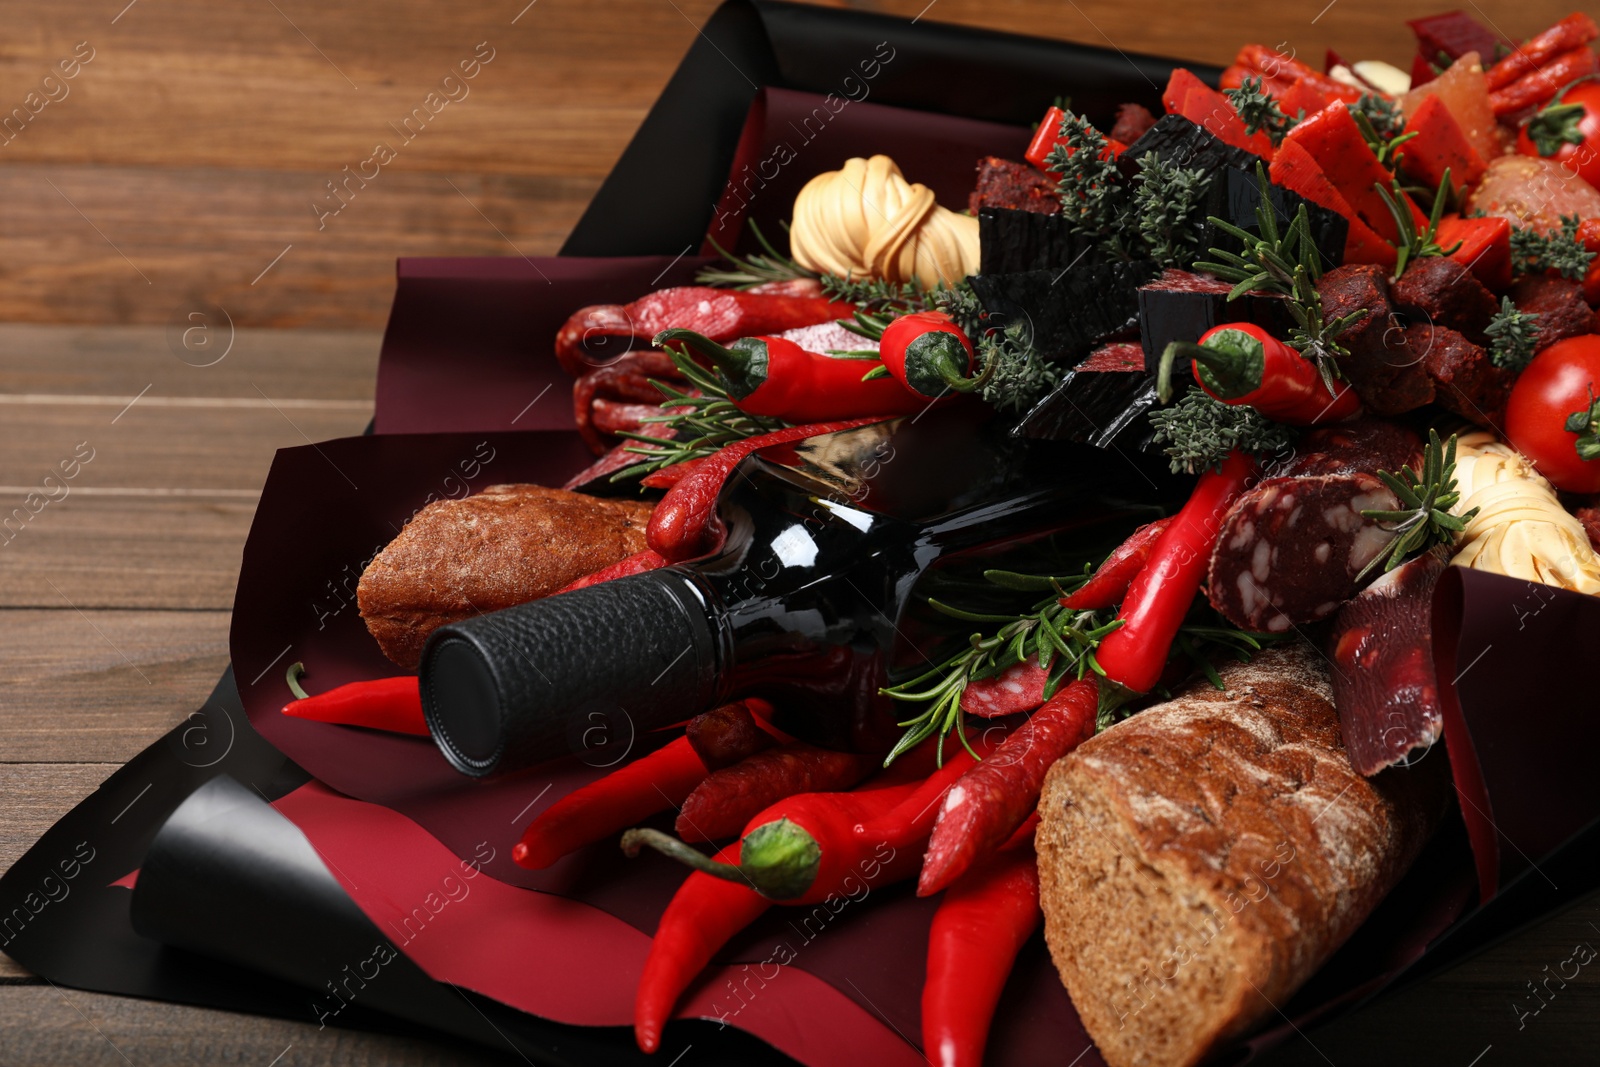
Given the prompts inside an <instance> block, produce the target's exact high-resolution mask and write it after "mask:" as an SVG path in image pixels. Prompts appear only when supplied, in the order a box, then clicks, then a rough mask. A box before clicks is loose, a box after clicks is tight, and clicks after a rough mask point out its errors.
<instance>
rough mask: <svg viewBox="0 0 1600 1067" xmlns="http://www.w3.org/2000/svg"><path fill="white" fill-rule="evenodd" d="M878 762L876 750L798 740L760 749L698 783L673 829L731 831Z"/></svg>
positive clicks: (710, 833)
mask: <svg viewBox="0 0 1600 1067" xmlns="http://www.w3.org/2000/svg"><path fill="white" fill-rule="evenodd" d="M877 765H878V758H877V757H876V756H863V755H861V754H860V753H855V752H836V751H834V750H832V749H827V748H817V747H816V746H815V745H808V744H805V743H804V742H800V741H796V742H793V743H792V744H787V745H784V746H783V747H781V748H776V749H771V750H769V751H765V752H757V753H755V754H754V755H751V756H747V757H746V758H744V759H743V760H741V761H739V762H738V763H736V764H734V765H733V766H731V767H724V768H723V769H722V770H719V771H714V772H712V774H711V775H710V776H709V777H708V778H706V780H705V781H703V782H701V783H700V784H699V785H698V786H696V787H695V789H694V792H692V793H690V794H689V796H688V798H687V799H686V800H684V802H683V804H682V806H681V807H680V808H679V809H678V820H677V822H676V823H675V824H674V825H673V829H674V830H676V831H677V832H678V836H679V837H680V838H682V839H683V840H685V841H694V842H700V841H720V840H723V839H725V838H729V837H733V836H735V835H736V834H738V833H739V831H740V830H743V829H744V828H745V825H746V824H747V823H749V821H750V820H751V819H752V818H754V817H755V816H756V815H758V814H760V813H761V812H763V811H765V810H766V809H768V808H770V807H771V806H772V805H774V804H776V803H777V802H778V801H780V800H782V799H783V798H785V797H792V796H795V795H797V794H800V793H833V792H838V791H840V790H844V789H849V788H851V787H853V786H856V785H859V784H860V783H861V782H862V781H864V780H865V779H866V777H867V776H868V775H869V774H871V773H872V772H873V770H874V769H875V768H876V767H877Z"/></svg>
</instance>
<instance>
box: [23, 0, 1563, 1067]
mask: <svg viewBox="0 0 1600 1067" xmlns="http://www.w3.org/2000/svg"><path fill="white" fill-rule="evenodd" d="M714 6H715V4H714V0H534V2H532V3H527V0H496V2H493V3H489V2H480V0H473V2H467V3H452V4H438V3H424V2H421V0H391V2H389V3H386V4H383V5H375V4H361V3H354V2H351V0H323V2H322V3H315V4H314V3H309V2H307V0H234V2H229V3H216V2H201V0H132V2H131V3H130V2H128V0H57V2H54V3H52V4H50V5H48V6H44V5H39V4H36V3H23V2H21V0H4V2H0V27H3V31H0V119H3V118H4V117H5V116H7V115H10V114H12V109H14V108H18V107H23V106H24V101H25V100H28V99H29V96H28V94H29V93H30V92H36V91H37V92H40V93H41V94H47V95H48V96H49V97H50V102H49V103H48V104H47V105H46V106H44V107H43V109H42V110H39V111H38V113H37V114H36V115H32V116H31V117H30V118H29V119H28V121H26V122H25V123H19V122H18V121H16V120H15V119H13V122H12V125H11V127H10V128H8V129H5V132H4V133H0V425H3V426H4V429H5V431H6V432H5V435H4V446H3V447H0V515H4V514H9V513H10V512H11V509H13V508H15V507H19V506H21V505H22V503H23V501H24V499H25V498H26V497H27V494H28V493H29V492H30V491H32V490H36V489H39V488H40V487H42V486H43V485H44V483H43V479H44V477H45V476H46V475H47V474H48V473H50V472H51V471H52V470H55V469H57V467H58V465H59V464H60V463H61V462H62V461H64V460H70V459H71V458H72V457H74V456H75V455H76V456H79V457H81V456H85V455H90V456H92V458H91V459H89V460H88V461H87V462H86V463H82V464H81V469H80V470H79V473H78V476H77V477H75V478H74V479H72V481H71V482H70V483H69V490H70V491H69V492H68V493H67V495H66V496H64V497H61V498H60V499H57V500H54V501H52V502H51V503H49V504H48V505H47V506H45V507H44V508H43V509H42V510H40V511H39V512H38V514H36V515H33V516H32V517H31V518H30V519H29V520H28V521H27V523H26V524H25V525H24V526H23V527H22V529H21V531H20V532H19V533H16V534H15V535H14V536H13V537H11V538H10V539H9V540H6V541H5V542H4V543H3V544H0V650H3V651H0V657H3V661H4V663H5V665H6V667H7V671H6V685H5V689H4V695H3V697H0V867H4V866H6V865H9V863H10V862H12V861H13V860H14V859H15V857H17V856H18V855H20V854H21V853H22V852H23V851H24V850H25V849H26V848H27V846H28V845H29V844H31V843H32V841H33V840H34V839H35V838H36V837H37V835H38V834H39V833H40V832H42V831H43V830H44V829H45V828H46V827H47V826H49V825H50V823H51V822H52V821H53V820H54V819H56V818H57V817H59V816H60V815H61V814H62V813H64V812H65V811H66V810H67V809H69V808H70V807H71V806H72V805H73V804H74V803H76V802H77V800H78V799H80V798H81V797H83V796H84V795H86V794H87V793H89V792H90V791H92V790H93V789H94V787H95V786H97V785H98V784H99V782H100V781H102V780H103V779H104V778H105V777H106V776H107V775H109V774H110V772H111V771H112V770H113V769H114V768H115V767H116V766H117V765H118V764H119V763H120V762H122V761H123V760H126V759H127V758H128V757H129V756H131V755H133V754H134V753H135V752H137V751H138V750H140V749H141V748H142V747H144V746H145V745H146V744H148V743H149V742H150V741H152V740H153V739H155V738H156V737H158V736H159V735H160V734H161V733H163V732H164V731H165V730H167V729H169V728H170V727H171V726H172V725H174V724H175V723H176V722H178V721H179V720H180V719H181V718H182V717H183V716H184V715H185V714H186V713H187V712H188V711H189V710H190V709H192V708H193V707H195V706H197V705H198V703H199V702H200V700H201V699H202V698H203V697H204V695H205V694H206V692H208V691H209V689H210V687H211V685H212V683H213V681H214V680H215V678H216V676H217V674H218V673H219V672H220V671H221V669H222V668H223V666H224V664H225V662H226V659H227V651H226V639H227V628H228V612H229V609H230V607H231V603H232V593H233V586H234V582H235V580H236V577H237V573H238V562H239V551H240V548H241V546H242V544H243V542H244V538H245V534H246V532H247V530H248V527H249V523H250V518H251V515H252V513H253V510H254V507H255V503H256V499H257V494H258V491H259V488H260V485H261V481H262V477H263V475H264V473H265V471H266V469H267V465H268V464H269V463H270V461H271V458H272V454H273V451H274V450H275V449H277V448H279V447H283V446H286V445H297V444H302V443H304V442H305V441H307V440H321V439H324V438H328V437H335V436H340V435H345V434H352V433H357V432H359V431H360V429H361V428H362V426H363V425H364V424H365V423H366V421H367V419H368V417H369V415H370V412H371V398H372V379H373V371H374V368H375V366H376V359H377V351H378V343H379V336H378V333H377V331H378V330H380V329H381V328H382V326H383V323H384V320H385V316H386V314H387V311H388V306H389V302H390V299H391V295H392V291H393V269H394V267H393V264H394V259H395V257H396V256H398V255H480V254H490V255H495V254H507V255H509V254H518V253H522V254H528V255H533V254H542V253H549V252H552V251H554V250H555V248H556V247H557V246H558V245H559V244H560V242H561V240H562V239H563V237H564V236H565V234H566V232H567V230H568V228H569V227H570V226H571V224H572V223H573V221H574V220H575V219H576V218H577V217H578V215H579V213H580V212H581V210H582V208H583V206H584V204H585V203H586V202H587V200H588V198H589V196H590V195H591V194H592V193H593V191H594V189H595V188H596V187H597V186H598V184H599V182H600V180H601V178H602V177H603V176H604V175H605V173H606V172H607V170H608V169H609V168H610V167H611V165H612V163H613V162H614V161H615V159H616V157H617V155H618V154H619V153H620V152H621V150H622V148H623V146H624V145H625V144H626V143H627V141H628V139H629V137H630V136H631V135H632V133H633V131H634V129H635V127H636V126H637V124H638V123H639V121H640V120H641V119H642V118H643V116H644V114H645V112H646V110H647V109H648V107H649V105H650V104H651V102H652V101H653V100H654V99H655V97H656V95H657V94H658V93H659V91H660V89H661V87H662V85H663V84H664V83H665V81H666V79H667V77H668V76H669V75H670V74H671V72H672V70H673V69H674V67H675V66H676V64H677V63H678V61H679V59H680V58H681V57H682V55H683V53H684V52H685V50H686V49H687V48H688V47H689V45H690V44H691V42H692V41H693V39H694V35H695V33H696V28H697V26H698V25H699V24H700V23H701V22H703V21H704V20H705V19H706V18H707V17H708V15H709V14H710V12H711V11H712V10H713V8H714ZM852 6H857V7H860V8H863V9H869V10H874V11H881V12H888V13H893V14H898V15H902V16H906V17H916V16H920V17H922V18H927V19H932V20H940V21H946V22H953V23H962V24H969V25H981V26H988V27H993V28H996V29H1003V30H1012V31H1017V32H1023V33H1033V34H1039V35H1042V36H1047V37H1056V38H1062V39H1068V40H1075V41H1082V42H1086V43H1089V44H1096V45H1107V46H1111V47H1116V48H1121V49H1123V50H1126V51H1129V52H1148V53H1159V54H1168V55H1173V56H1178V57H1182V58H1187V59H1193V60H1197V61H1207V62H1214V63H1226V62H1227V61H1228V60H1229V58H1230V57H1231V56H1232V54H1233V53H1234V51H1235V50H1236V49H1237V47H1238V46H1239V45H1240V44H1241V43H1243V42H1245V41H1247V40H1256V41H1261V42H1263V43H1266V44H1270V45H1276V46H1278V47H1281V48H1284V49H1293V50H1294V51H1296V52H1297V53H1298V54H1299V55H1301V56H1302V57H1306V58H1308V59H1309V60H1310V61H1312V62H1314V63H1320V60H1321V56H1322V54H1323V50H1324V49H1326V48H1329V47H1332V48H1336V49H1338V50H1339V51H1340V52H1342V53H1343V54H1345V55H1346V56H1347V57H1350V58H1362V57H1366V58H1381V59H1387V60H1390V61H1393V62H1396V63H1401V64H1404V63H1405V62H1406V61H1407V56H1408V55H1409V53H1410V51H1411V39H1410V35H1409V33H1408V32H1407V31H1406V30H1405V28H1404V26H1403V25H1402V24H1401V20H1402V19H1404V18H1407V17H1416V16H1418V15H1421V14H1426V13H1428V12H1429V11H1430V10H1432V9H1434V8H1435V7H1437V6H1440V0H1431V2H1421V0H1399V2H1383V3H1380V2H1378V0H1332V2H1329V0H1313V2H1311V3H1283V2H1281V0H1276V2H1272V3H1268V2H1266V0H1234V2H1231V3H1229V4H1226V5H1218V6H1213V7H1209V8H1205V9H1200V8H1197V7H1196V6H1195V5H1192V4H1188V3H1180V2H1178V0H1159V2H1145V3H1137V4H1135V3H1127V2H1126V0H1078V2H1075V0H1057V2H1052V0H982V2H980V0H933V2H931V3H929V2H928V0H903V2H902V0H888V2H882V3H860V4H856V5H852ZM1469 6H1471V7H1474V8H1477V7H1478V5H1477V4H1475V3H1473V4H1470V5H1469ZM1571 6H1572V5H1571V3H1570V0H1530V2H1526V3H1521V4H1518V5H1515V7H1514V8H1511V7H1507V6H1506V5H1496V6H1495V7H1494V8H1493V10H1492V11H1491V12H1490V14H1489V15H1487V16H1482V12H1483V9H1482V8H1479V12H1480V15H1481V16H1482V17H1489V18H1492V20H1494V21H1496V22H1497V23H1499V25H1500V28H1501V29H1502V30H1503V31H1504V32H1505V33H1507V34H1509V35H1512V36H1516V37H1521V36H1525V35H1527V34H1529V33H1532V32H1534V31H1536V30H1537V29H1539V28H1541V27H1543V26H1544V25H1546V24H1548V23H1549V22H1550V21H1552V20H1553V19H1554V18H1555V17H1557V16H1559V15H1561V14H1563V13H1565V11H1567V10H1568V9H1570V7H1571ZM480 42H487V45H486V46H485V47H481V48H480ZM475 52H476V53H477V55H478V56H480V57H489V58H488V59H487V62H484V63H483V65H482V66H481V69H480V70H479V72H478V75H477V76H476V77H475V78H473V79H472V80H471V82H469V83H468V84H469V86H470V94H469V95H468V96H467V97H465V98H464V99H461V100H459V101H456V102H452V103H451V104H449V105H448V106H447V107H446V108H445V109H444V110H443V111H442V112H441V113H439V114H438V115H437V116H436V117H434V118H433V119H432V120H431V121H430V122H429V123H428V125H427V126H426V128H425V129H423V130H422V132H421V133H420V134H419V135H417V136H416V138H415V140H414V141H412V142H409V143H406V144H405V145H403V146H402V147H401V148H400V151H399V155H398V158H397V159H395V161H394V162H393V163H391V164H389V165H387V166H385V167H384V168H383V170H382V172H381V173H380V175H379V176H378V177H377V178H375V179H373V180H372V181H371V182H370V183H369V184H368V185H367V186H365V187H361V188H358V189H357V192H356V195H355V196H354V198H353V199H351V200H350V202H349V203H348V205H346V206H345V207H344V209H343V210H342V211H341V212H340V213H339V214H338V215H337V216H334V217H330V218H325V219H323V220H321V222H322V223H323V225H320V226H319V219H318V215H317V211H316V210H315V209H314V208H313V206H312V205H313V204H314V203H317V202H319V201H320V202H322V203H324V204H325V205H329V206H331V204H332V201H331V200H329V199H328V196H327V184H326V183H328V182H330V181H334V180H336V179H338V178H340V177H342V174H341V171H342V168H344V167H345V166H347V165H350V166H354V165H355V164H357V163H358V162H360V161H361V160H363V159H365V158H367V157H368V156H369V155H370V154H371V150H372V147H373V145H374V144H375V143H376V142H377V141H378V140H388V141H391V142H393V141H396V140H398V138H397V137H395V136H394V134H393V132H392V129H391V127H390V124H391V123H394V122H398V121H400V120H401V119H402V118H403V117H405V116H406V115H407V114H409V113H410V112H411V110H412V109H413V108H415V107H417V106H418V105H419V104H420V103H421V101H422V98H423V97H424V95H426V94H427V93H428V92H429V91H431V90H433V89H434V88H435V87H437V86H438V84H439V81H440V79H441V78H443V77H444V75H445V74H446V73H447V72H449V71H450V69H451V68H452V67H453V66H454V65H455V64H457V63H458V62H459V61H461V60H463V59H468V58H471V57H473V56H474V53H475ZM74 57H77V59H78V66H77V67H76V69H75V76H73V77H71V78H70V79H64V80H62V79H60V77H59V72H60V67H59V64H61V63H62V62H64V61H68V62H70V61H71V60H73V59H74ZM69 69H70V67H69ZM52 72H55V77H56V78H57V79H58V80H53V81H49V82H46V81H45V78H46V76H47V75H51V74H52ZM972 91H974V92H982V91H983V87H982V86H981V85H975V86H973V87H972ZM34 101H35V102H34V107H37V103H36V101H37V98H34ZM25 113H26V112H25ZM663 162H664V164H666V163H668V162H669V161H663ZM185 331H188V332H187V333H185ZM224 351H225V352H226V355H225V358H222V359H221V360H220V361H218V362H215V363H212V364H211V365H202V364H206V363H209V362H210V361H211V360H212V359H213V358H214V357H215V356H216V355H217V354H218V353H222V352H224ZM1551 958H1557V957H1551ZM1502 970H1503V972H1504V975H1510V974H1512V973H1514V968H1512V967H1510V965H1507V967H1506V968H1503V969H1502ZM1534 970H1535V971H1536V970H1537V967H1535V968H1534ZM1494 973H1495V974H1500V973H1501V972H1494ZM1485 980H1488V979H1485ZM1493 980H1495V981H1500V980H1507V981H1509V980H1510V979H1509V978H1504V979H1502V978H1494V979H1493ZM1404 1025H1405V1020H1404V1019H1401V1020H1400V1021H1398V1022H1396V1023H1394V1026H1395V1027H1396V1028H1399V1027H1403V1026H1404ZM0 1029H3V1031H4V1038H3V1039H0V1064H5V1065H12V1064H52V1065H53V1064H91V1063H93V1064H98V1063H106V1064H121V1063H141V1064H142V1063H170V1062H182V1061H192V1062H196V1063H199V1062H212V1061H226V1062H240V1063H259V1064H268V1063H274V1064H276V1063H281V1064H283V1065H285V1067H287V1065H288V1064H292V1063H365V1062H385V1063H397V1064H399V1063H404V1064H422V1063H460V1064H465V1063H480V1062H481V1063H488V1062H503V1060H502V1058H500V1057H495V1056H493V1055H491V1054H485V1053H481V1052H478V1051H474V1050H468V1049H461V1048H455V1047H450V1046H447V1045H445V1044H441V1043H428V1042H409V1041H407V1042H403V1041H399V1040H397V1039H392V1038H384V1037H377V1036H373V1035H365V1034H353V1033H345V1032H340V1031H334V1030H328V1031H322V1032H318V1031H316V1030H315V1029H313V1028H311V1027H309V1026H303V1025H299V1024H293V1023H288V1022H281V1021H277V1020H264V1019H253V1018H245V1017H235V1016H227V1015H223V1014H221V1013H217V1012H208V1011H201V1010H197V1009H190V1008H178V1007H172V1006H167V1005H160V1004H148V1003H144V1002H139V1001H129V1000H123V999H120V998H115V997H104V996H94V995H89V994H83V993H78V992H74V991H67V990H57V989H53V988H51V987H50V986H49V985H46V984H43V983H41V982H40V981H39V980H37V979H34V978H32V977H31V976H28V975H26V974H25V973H24V972H22V971H21V970H20V969H19V968H17V967H16V965H15V964H12V963H11V962H10V961H9V960H6V959H5V957H3V956H0ZM1303 1051H1304V1050H1302V1052H1303ZM274 1057H278V1058H277V1059H274Z"/></svg>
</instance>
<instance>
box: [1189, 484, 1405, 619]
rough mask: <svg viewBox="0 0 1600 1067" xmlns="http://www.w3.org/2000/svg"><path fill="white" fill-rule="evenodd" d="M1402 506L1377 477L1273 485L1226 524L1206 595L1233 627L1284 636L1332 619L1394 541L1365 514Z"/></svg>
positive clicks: (1251, 495) (1255, 492) (1259, 490)
mask: <svg viewBox="0 0 1600 1067" xmlns="http://www.w3.org/2000/svg"><path fill="white" fill-rule="evenodd" d="M1399 505H1400V502H1399V500H1398V499H1397V498H1396V497H1395V495H1394V493H1393V492H1392V491H1391V490H1390V489H1389V487H1388V486H1386V485H1384V484H1383V482H1381V481H1380V480H1379V479H1378V478H1377V476H1376V475H1373V474H1368V473H1366V472H1364V471H1358V472H1355V473H1351V474H1330V475H1319V476H1316V477H1310V478H1269V479H1268V480H1266V481H1264V482H1262V483H1261V484H1260V485H1258V486H1256V487H1255V488H1254V489H1252V490H1251V491H1250V492H1248V493H1246V494H1245V495H1244V496H1242V497H1241V498H1240V499H1239V500H1238V502H1236V503H1235V504H1234V506H1233V508H1232V509H1231V510H1230V511H1229V512H1228V514H1227V517H1226V518H1224V519H1223V521H1222V533H1221V536H1220V537H1219V538H1218V539H1217V546H1216V548H1215V549H1214V550H1213V552H1212V553H1211V567H1210V571H1209V573H1208V576H1207V590H1206V596H1207V598H1208V599H1209V600H1210V601H1211V606H1212V607H1214V608H1216V609H1217V611H1218V612H1220V613H1221V614H1222V616H1223V617H1224V618H1226V619H1227V620H1228V621H1229V622H1231V623H1233V624H1234V625H1235V626H1240V627H1243V628H1244V629H1246V630H1256V631H1264V632H1267V633H1283V632H1285V631H1287V630H1289V629H1290V628H1291V627H1294V626H1299V625H1302V624H1304V623H1310V622H1316V621H1317V620H1318V619H1325V618H1327V617H1328V616H1330V615H1332V614H1333V613H1334V612H1336V611H1338V610H1339V606H1340V605H1341V604H1343V603H1344V602H1345V601H1346V600H1349V599H1350V598H1351V597H1353V596H1355V595H1356V592H1357V591H1358V590H1359V589H1360V588H1361V584H1360V583H1361V574H1362V571H1363V570H1364V569H1365V568H1366V566H1367V564H1369V563H1371V562H1372V561H1373V560H1374V559H1376V558H1377V557H1378V556H1379V555H1380V554H1382V553H1383V551H1384V550H1385V549H1387V548H1388V547H1389V544H1390V542H1391V541H1392V540H1393V539H1394V536H1395V535H1394V534H1393V533H1391V532H1389V531H1387V530H1385V529H1383V528H1382V527H1381V526H1379V525H1378V524H1377V523H1376V522H1374V521H1373V520H1371V519H1368V518H1365V517H1364V516H1363V515H1362V514H1361V513H1362V512H1363V511H1367V510H1384V511H1391V510H1395V509H1397V508H1398V507H1399Z"/></svg>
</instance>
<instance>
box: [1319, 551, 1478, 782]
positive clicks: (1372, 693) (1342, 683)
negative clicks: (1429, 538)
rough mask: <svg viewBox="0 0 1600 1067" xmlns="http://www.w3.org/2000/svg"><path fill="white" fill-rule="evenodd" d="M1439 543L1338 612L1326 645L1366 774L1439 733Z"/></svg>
mask: <svg viewBox="0 0 1600 1067" xmlns="http://www.w3.org/2000/svg"><path fill="white" fill-rule="evenodd" d="M1448 562H1449V560H1448V556H1447V555H1446V554H1445V552H1444V550H1443V549H1442V548H1436V549H1434V550H1433V551H1432V552H1429V553H1427V554H1426V555H1422V556H1418V557H1417V558H1416V559H1414V560H1411V561H1409V562H1407V563H1403V564H1401V565H1400V566H1399V567H1396V568H1395V569H1394V570H1392V571H1390V572H1388V573H1387V574H1385V575H1384V576H1383V577H1381V578H1379V579H1378V580H1377V581H1375V582H1373V583H1372V584H1371V585H1369V586H1368V587H1367V588H1366V589H1364V590H1362V591H1361V594H1360V595H1359V596H1357V597H1356V598H1355V599H1354V600H1352V601H1350V603H1348V604H1346V605H1345V606H1344V607H1343V608H1342V609H1340V611H1339V617H1338V618H1337V619H1336V620H1335V621H1334V624H1333V634H1332V637H1331V639H1330V642H1329V648H1330V651H1331V653H1332V659H1333V668H1334V669H1333V702H1334V705H1335V706H1336V707H1337V708H1338V709H1339V727H1340V731H1341V732H1342V733H1343V734H1344V744H1345V748H1346V750H1347V751H1348V752H1349V753H1350V762H1351V764H1352V765H1354V767H1355V769H1356V770H1358V771H1360V772H1361V773H1362V774H1365V775H1369V776H1370V775H1374V774H1377V773H1378V772H1379V771H1381V770H1383V769H1384V768H1385V767H1389V766H1392V765H1394V764H1396V763H1405V762H1410V761H1412V760H1414V759H1415V758H1417V757H1415V756H1413V753H1415V752H1417V751H1418V750H1424V751H1425V750H1426V749H1428V748H1429V747H1430V746H1431V745H1432V744H1433V743H1434V742H1435V741H1437V740H1438V739H1439V733H1440V731H1441V729H1442V728H1443V724H1444V719H1443V712H1442V711H1441V710H1440V705H1439V681H1438V679H1437V678H1436V677H1435V675H1434V673H1433V635H1432V621H1433V587H1434V586H1435V585H1436V584H1438V581H1439V575H1440V574H1443V573H1444V569H1445V567H1446V566H1447V565H1448Z"/></svg>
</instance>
